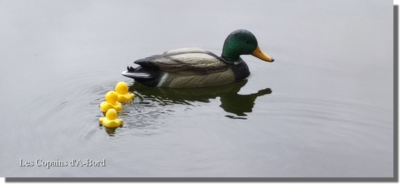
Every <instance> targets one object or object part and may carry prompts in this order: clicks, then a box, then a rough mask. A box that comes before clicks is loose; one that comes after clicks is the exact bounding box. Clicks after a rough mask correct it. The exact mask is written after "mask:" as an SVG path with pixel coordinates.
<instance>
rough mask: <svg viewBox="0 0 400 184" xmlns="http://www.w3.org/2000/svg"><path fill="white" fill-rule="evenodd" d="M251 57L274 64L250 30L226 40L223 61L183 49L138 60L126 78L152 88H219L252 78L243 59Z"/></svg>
mask: <svg viewBox="0 0 400 184" xmlns="http://www.w3.org/2000/svg"><path fill="white" fill-rule="evenodd" d="M245 54H251V55H253V56H255V57H257V58H259V59H261V60H264V61H268V62H273V61H274V59H272V58H271V57H270V56H268V55H266V54H264V53H263V52H262V51H261V50H260V48H259V47H258V43H257V39H256V37H255V36H254V35H253V34H252V33H251V32H250V31H247V30H244V29H239V30H236V31H233V32H232V33H231V34H229V35H228V37H227V38H226V39H225V43H224V46H223V49H222V54H221V57H219V56H217V55H215V54H213V53H212V52H210V51H206V50H204V49H201V48H180V49H174V50H169V51H166V52H164V53H162V54H159V55H153V56H150V57H146V58H143V59H139V60H136V61H135V62H134V63H135V64H138V65H139V67H137V68H133V67H130V66H128V68H127V70H126V71H123V72H122V75H123V76H126V77H130V78H133V79H134V80H135V81H137V82H139V83H141V84H143V85H146V86H150V87H169V88H194V87H207V86H218V85H223V84H227V83H232V82H238V81H242V80H244V79H246V78H247V77H248V76H249V75H250V71H249V68H248V67H247V64H246V63H245V62H244V61H243V60H242V58H241V57H240V55H245Z"/></svg>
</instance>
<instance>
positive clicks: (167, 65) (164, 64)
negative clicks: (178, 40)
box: [134, 48, 228, 75]
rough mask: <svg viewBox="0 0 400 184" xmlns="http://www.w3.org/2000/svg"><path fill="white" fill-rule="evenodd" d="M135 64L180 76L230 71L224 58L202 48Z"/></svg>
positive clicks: (160, 56) (174, 51) (185, 49)
mask: <svg viewBox="0 0 400 184" xmlns="http://www.w3.org/2000/svg"><path fill="white" fill-rule="evenodd" d="M134 63H136V64H138V65H141V66H142V67H143V68H149V69H154V70H160V71H164V72H173V73H178V74H180V75H207V74H211V73H217V72H223V71H226V70H227V69H228V66H227V65H226V64H225V63H224V62H223V61H222V58H220V57H218V56H216V55H215V54H213V53H211V52H209V51H206V50H203V49H200V48H181V49H175V50H170V51H167V52H164V53H162V54H159V55H153V56H150V57H147V58H143V59H139V60H137V61H135V62H134Z"/></svg>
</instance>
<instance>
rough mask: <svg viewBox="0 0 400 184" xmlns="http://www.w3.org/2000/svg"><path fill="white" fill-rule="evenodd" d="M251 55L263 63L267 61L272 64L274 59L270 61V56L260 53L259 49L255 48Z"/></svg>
mask: <svg viewBox="0 0 400 184" xmlns="http://www.w3.org/2000/svg"><path fill="white" fill-rule="evenodd" d="M251 55H253V56H255V57H257V58H259V59H261V60H264V61H268V62H273V61H274V59H272V58H271V57H270V56H268V55H266V54H264V52H262V51H261V49H260V47H259V46H257V48H256V49H255V50H254V51H253V53H251Z"/></svg>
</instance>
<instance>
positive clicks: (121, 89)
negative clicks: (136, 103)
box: [115, 82, 135, 102]
mask: <svg viewBox="0 0 400 184" xmlns="http://www.w3.org/2000/svg"><path fill="white" fill-rule="evenodd" d="M128 90H129V87H128V85H127V84H126V83H125V82H118V84H117V85H116V86H115V91H116V92H117V94H118V102H129V101H131V100H132V98H133V97H135V95H134V94H133V93H130V92H128Z"/></svg>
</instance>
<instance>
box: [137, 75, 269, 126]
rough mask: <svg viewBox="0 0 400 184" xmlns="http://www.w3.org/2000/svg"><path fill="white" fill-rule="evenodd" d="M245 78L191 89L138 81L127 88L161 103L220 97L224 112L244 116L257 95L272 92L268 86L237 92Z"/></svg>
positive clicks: (144, 98) (188, 101)
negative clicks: (249, 92)
mask: <svg viewBox="0 0 400 184" xmlns="http://www.w3.org/2000/svg"><path fill="white" fill-rule="evenodd" d="M246 83H247V80H244V81H241V82H237V83H231V84H226V85H222V86H215V87H206V88H192V89H170V88H153V87H147V86H144V85H142V84H139V83H134V84H133V85H132V86H130V88H129V90H130V91H134V92H135V93H136V94H137V96H138V97H139V98H140V99H141V102H145V101H146V100H158V101H159V102H160V104H161V105H168V104H185V105H192V104H191V102H196V101H198V102H206V103H208V102H210V99H215V98H217V97H220V100H221V105H220V107H221V108H222V109H224V110H225V111H226V112H230V113H233V114H236V115H237V116H246V114H245V113H249V112H252V109H253V107H254V103H255V100H256V98H257V97H259V96H263V95H266V94H270V93H272V91H271V89H270V88H265V89H262V90H259V91H258V92H257V93H252V94H245V95H241V94H238V92H239V91H240V89H241V88H242V87H243V86H244V85H246ZM226 117H229V118H235V119H243V117H235V116H230V115H227V116H226Z"/></svg>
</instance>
